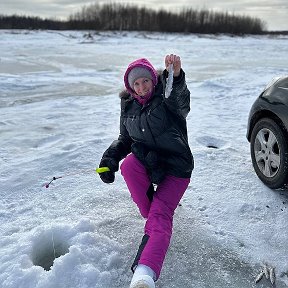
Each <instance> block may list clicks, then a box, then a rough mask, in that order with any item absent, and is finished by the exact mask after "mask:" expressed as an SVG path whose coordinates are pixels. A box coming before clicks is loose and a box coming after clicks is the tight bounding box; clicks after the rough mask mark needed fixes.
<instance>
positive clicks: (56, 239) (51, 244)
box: [32, 230, 69, 271]
mask: <svg viewBox="0 0 288 288" xmlns="http://www.w3.org/2000/svg"><path fill="white" fill-rule="evenodd" d="M62 233H63V231H62ZM63 238H64V237H61V235H60V234H59V233H55V232H53V231H52V230H50V231H45V232H43V233H42V234H41V235H40V236H39V237H38V238H37V240H35V241H34V243H33V248H32V262H33V265H35V266H41V267H43V268H44V269H45V270H46V271H49V270H50V269H51V267H52V266H53V263H54V260H55V259H56V258H58V257H60V256H62V255H65V254H66V253H68V252H69V245H68V243H67V242H66V241H65V240H64V239H63Z"/></svg>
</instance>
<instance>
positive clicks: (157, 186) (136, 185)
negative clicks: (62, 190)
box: [99, 54, 194, 288]
mask: <svg viewBox="0 0 288 288" xmlns="http://www.w3.org/2000/svg"><path fill="white" fill-rule="evenodd" d="M170 65H173V69H174V72H173V86H172V91H171V94H170V95H164V94H165V93H164V91H165V86H166V79H167V77H168V73H169V72H168V71H169V67H170ZM165 67H166V69H165V70H164V71H163V72H162V73H161V74H160V75H158V73H157V72H156V70H155V68H154V67H153V66H152V64H151V63H150V62H149V61H148V60H147V59H144V58H142V59H138V60H135V61H134V62H132V63H131V64H130V65H129V66H128V68H127V70H126V72H125V75H124V84H125V87H126V90H125V91H123V92H122V93H120V97H121V116H120V135H119V137H118V139H117V140H115V141H114V142H113V143H112V144H111V145H110V147H109V148H108V149H107V150H106V151H105V152H104V154H103V157H102V160H101V162H100V165H99V167H105V166H107V167H109V169H110V171H109V172H105V173H101V174H100V177H101V179H102V181H103V182H105V183H112V182H113V181H114V179H115V172H116V171H118V167H119V162H120V161H121V160H122V159H124V158H125V159H124V161H123V162H122V164H121V173H122V175H123V177H124V180H125V182H126V184H127V187H128V189H129V191H130V193H131V196H132V199H133V201H134V202H135V203H136V205H137V206H138V208H139V211H140V213H141V215H142V216H143V217H144V218H145V219H147V221H146V224H145V227H144V236H143V238H142V242H141V244H140V246H139V250H138V253H137V255H136V258H135V260H134V263H133V265H132V267H131V269H132V271H133V272H134V275H133V277H132V280H131V285H130V288H136V287H147V288H150V287H155V284H154V281H156V280H157V279H158V278H159V275H160V271H161V268H162V265H163V261H164V258H165V255H166V252H167V250H168V246H169V243H170V238H171V235H172V222H173V215H174V210H175V209H176V208H177V205H178V204H179V201H180V199H181V198H182V196H183V194H184V192H185V191H186V189H187V187H188V184H189V182H190V177H191V173H192V170H193V166H194V163H193V156H192V153H191V151H190V148H189V144H188V137H187V126H186V117H187V115H188V113H189V111H190V92H189V90H188V88H187V85H186V82H185V73H184V71H183V70H182V68H181V59H180V57H179V56H177V55H173V54H171V55H167V56H166V57H165ZM170 71H171V70H170ZM127 155H128V156H127Z"/></svg>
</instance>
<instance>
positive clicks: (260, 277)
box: [255, 271, 265, 283]
mask: <svg viewBox="0 0 288 288" xmlns="http://www.w3.org/2000/svg"><path fill="white" fill-rule="evenodd" d="M264 275H265V273H264V271H261V272H260V273H259V274H258V275H257V276H256V278H255V283H258V282H259V281H260V280H261V279H262V278H263V276H264Z"/></svg>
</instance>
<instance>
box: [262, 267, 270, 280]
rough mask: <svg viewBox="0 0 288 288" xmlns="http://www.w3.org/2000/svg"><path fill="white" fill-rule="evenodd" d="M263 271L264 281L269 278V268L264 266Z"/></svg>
mask: <svg viewBox="0 0 288 288" xmlns="http://www.w3.org/2000/svg"><path fill="white" fill-rule="evenodd" d="M263 271H264V274H265V277H266V279H267V280H268V279H269V278H270V273H269V268H268V266H267V265H264V268H263Z"/></svg>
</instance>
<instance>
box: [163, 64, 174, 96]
mask: <svg viewBox="0 0 288 288" xmlns="http://www.w3.org/2000/svg"><path fill="white" fill-rule="evenodd" d="M168 72H169V74H168V78H167V82H166V87H165V98H168V97H169V96H170V94H171V91H172V86H173V74H174V69H173V64H170V66H169V69H168Z"/></svg>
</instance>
